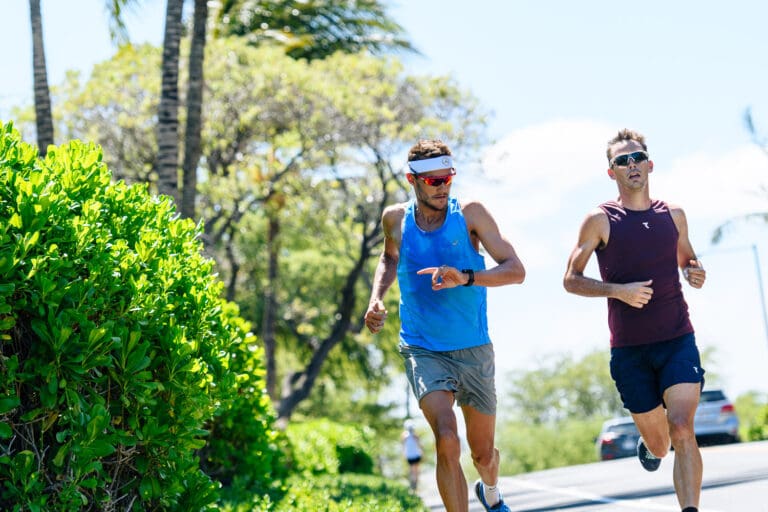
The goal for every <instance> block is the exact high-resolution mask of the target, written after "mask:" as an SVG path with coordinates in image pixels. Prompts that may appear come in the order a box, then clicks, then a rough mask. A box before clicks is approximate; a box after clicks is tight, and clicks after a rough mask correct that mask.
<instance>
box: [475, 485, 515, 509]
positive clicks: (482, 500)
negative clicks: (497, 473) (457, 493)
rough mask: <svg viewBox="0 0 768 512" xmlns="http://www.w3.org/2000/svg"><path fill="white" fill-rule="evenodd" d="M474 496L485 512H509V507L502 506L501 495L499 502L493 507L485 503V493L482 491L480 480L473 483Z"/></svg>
mask: <svg viewBox="0 0 768 512" xmlns="http://www.w3.org/2000/svg"><path fill="white" fill-rule="evenodd" d="M475 496H477V499H478V500H479V501H480V503H482V504H483V506H484V507H485V510H486V512H511V511H510V510H509V507H508V506H506V505H505V504H504V500H503V499H502V497H501V494H499V502H498V503H497V504H495V505H494V506H493V507H491V506H490V505H488V503H487V502H486V501H485V491H483V482H482V480H478V481H477V482H475Z"/></svg>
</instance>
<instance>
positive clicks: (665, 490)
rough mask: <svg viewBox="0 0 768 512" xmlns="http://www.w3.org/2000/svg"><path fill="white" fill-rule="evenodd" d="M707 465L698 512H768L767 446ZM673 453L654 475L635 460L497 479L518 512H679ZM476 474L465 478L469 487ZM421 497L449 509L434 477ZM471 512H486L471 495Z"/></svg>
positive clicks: (734, 451) (717, 450)
mask: <svg viewBox="0 0 768 512" xmlns="http://www.w3.org/2000/svg"><path fill="white" fill-rule="evenodd" d="M701 453H702V458H703V460H704V482H703V485H702V494H701V507H700V509H699V510H700V512H741V511H748V512H768V441H761V442H755V443H739V444H734V445H724V446H712V447H706V448H702V449H701ZM673 464H674V452H672V453H670V454H669V455H668V456H667V457H666V458H665V459H664V460H663V461H662V463H661V467H660V468H659V470H658V471H656V472H654V473H648V472H646V471H644V470H643V469H642V467H641V466H640V463H639V462H638V461H637V459H636V458H634V457H633V458H627V459H620V460H615V461H606V462H596V463H594V464H585V465H582V466H571V467H566V468H558V469H551V470H547V471H539V472H536V473H527V474H524V475H516V476H513V477H502V478H500V479H499V482H500V485H501V489H502V492H503V493H504V501H505V502H506V503H507V505H509V507H510V509H511V510H512V511H514V512H545V511H556V510H563V511H568V512H597V511H600V512H607V511H612V512H622V511H627V512H628V511H644V512H654V511H670V512H680V507H679V506H678V504H677V498H676V497H675V492H674V489H673V487H672V467H673ZM476 478H477V476H476V475H475V474H471V475H467V479H468V480H469V484H470V485H472V483H473V482H474V481H475V479H476ZM420 487H421V491H420V494H421V496H422V498H423V500H424V503H425V504H426V505H427V506H428V508H429V509H430V510H431V511H434V512H441V511H444V510H445V508H444V507H443V505H442V502H441V501H440V496H439V494H438V493H437V487H436V484H435V480H434V474H428V475H423V476H422V479H421V484H420ZM469 495H470V503H469V510H470V512H482V511H483V507H482V506H481V505H480V504H479V503H478V501H477V499H475V497H474V492H473V491H471V490H470V493H469Z"/></svg>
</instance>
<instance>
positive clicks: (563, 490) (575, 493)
mask: <svg viewBox="0 0 768 512" xmlns="http://www.w3.org/2000/svg"><path fill="white" fill-rule="evenodd" d="M512 485H519V486H520V487H526V488H528V489H533V490H536V491H544V492H546V493H552V494H559V495H561V496H572V497H574V498H581V499H585V500H590V501H594V502H595V503H605V504H607V505H617V506H619V507H622V508H626V509H637V510H671V511H672V512H679V511H680V507H678V506H674V507H671V506H669V505H661V504H659V503H653V502H652V501H651V500H650V499H649V498H644V499H641V500H633V501H627V500H617V499H614V498H608V497H606V496H600V495H599V494H594V493H591V492H585V491H580V490H578V489H574V488H573V487H550V486H546V485H541V484H536V483H533V482H531V481H528V480H522V479H517V478H515V479H513V480H512ZM700 510H701V512H724V511H719V510H713V509H700Z"/></svg>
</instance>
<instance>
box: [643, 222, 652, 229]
mask: <svg viewBox="0 0 768 512" xmlns="http://www.w3.org/2000/svg"><path fill="white" fill-rule="evenodd" d="M643 226H645V229H651V226H649V225H648V223H647V222H643Z"/></svg>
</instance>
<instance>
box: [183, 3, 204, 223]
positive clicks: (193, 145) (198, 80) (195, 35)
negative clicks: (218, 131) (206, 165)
mask: <svg viewBox="0 0 768 512" xmlns="http://www.w3.org/2000/svg"><path fill="white" fill-rule="evenodd" d="M207 23H208V0H195V13H194V21H193V22H192V24H193V26H192V47H191V49H190V52H189V81H188V85H187V127H186V130H185V131H184V163H183V165H182V180H183V184H182V188H181V215H182V217H186V218H192V219H193V218H194V217H195V200H196V198H197V164H198V162H199V161H200V153H201V148H200V132H201V131H202V110H203V84H204V81H203V61H204V59H205V38H206V30H205V29H206V24H207Z"/></svg>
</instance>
